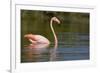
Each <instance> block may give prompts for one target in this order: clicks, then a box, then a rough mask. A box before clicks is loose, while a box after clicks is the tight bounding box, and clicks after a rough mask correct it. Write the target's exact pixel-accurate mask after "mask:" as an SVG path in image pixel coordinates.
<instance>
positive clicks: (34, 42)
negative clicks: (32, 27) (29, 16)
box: [24, 17, 60, 49]
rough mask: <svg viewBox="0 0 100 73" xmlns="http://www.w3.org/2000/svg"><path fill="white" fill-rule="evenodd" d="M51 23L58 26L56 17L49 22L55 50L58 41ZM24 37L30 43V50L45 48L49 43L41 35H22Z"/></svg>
mask: <svg viewBox="0 0 100 73" xmlns="http://www.w3.org/2000/svg"><path fill="white" fill-rule="evenodd" d="M53 21H54V22H57V23H58V24H60V21H59V20H58V19H57V17H52V18H51V20H50V28H51V31H52V33H53V35H54V41H55V45H54V48H57V46H58V40H57V36H56V34H55V31H54V29H53V26H52V24H53ZM24 37H25V38H27V39H28V40H29V41H30V42H31V44H30V46H29V48H30V47H31V48H35V49H40V48H46V47H48V46H49V45H50V41H49V40H48V39H47V38H45V37H43V36H41V35H34V34H26V35H24Z"/></svg>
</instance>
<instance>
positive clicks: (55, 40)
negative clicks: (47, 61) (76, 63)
mask: <svg viewBox="0 0 100 73" xmlns="http://www.w3.org/2000/svg"><path fill="white" fill-rule="evenodd" d="M52 23H53V20H52V19H51V21H50V27H51V30H52V33H53V35H54V42H55V45H54V48H57V46H58V40H57V36H56V34H55V31H54V29H53V26H52Z"/></svg>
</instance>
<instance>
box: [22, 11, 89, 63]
mask: <svg viewBox="0 0 100 73" xmlns="http://www.w3.org/2000/svg"><path fill="white" fill-rule="evenodd" d="M53 16H56V17H57V18H59V20H60V21H61V24H60V25H57V23H53V27H54V29H55V32H56V35H57V37H58V48H57V49H56V50H55V49H54V48H53V47H54V37H53V34H52V32H51V29H50V19H51V17H53ZM29 33H32V34H39V35H42V36H44V37H46V38H48V40H50V42H51V44H50V46H49V47H48V48H44V49H42V50H41V49H30V48H25V47H24V45H28V44H29V43H30V42H29V41H28V40H27V39H25V38H24V35H25V34H29ZM88 59H89V13H77V12H50V11H32V10H21V62H22V63H24V62H25V63H26V62H47V61H68V60H88Z"/></svg>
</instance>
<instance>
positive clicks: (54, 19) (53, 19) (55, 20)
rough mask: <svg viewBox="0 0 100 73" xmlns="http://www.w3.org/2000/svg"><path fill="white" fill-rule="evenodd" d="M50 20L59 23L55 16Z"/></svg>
mask: <svg viewBox="0 0 100 73" xmlns="http://www.w3.org/2000/svg"><path fill="white" fill-rule="evenodd" d="M51 21H54V22H57V23H58V24H60V20H59V19H58V18H57V17H52V18H51Z"/></svg>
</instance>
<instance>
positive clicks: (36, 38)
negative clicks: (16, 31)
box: [24, 34, 50, 48]
mask: <svg viewBox="0 0 100 73" xmlns="http://www.w3.org/2000/svg"><path fill="white" fill-rule="evenodd" d="M24 37H25V38H27V39H28V40H29V41H30V42H31V44H30V46H29V47H32V48H45V47H48V46H49V44H50V41H49V40H48V39H47V38H45V37H43V36H41V35H33V34H26V35H25V36H24Z"/></svg>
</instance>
